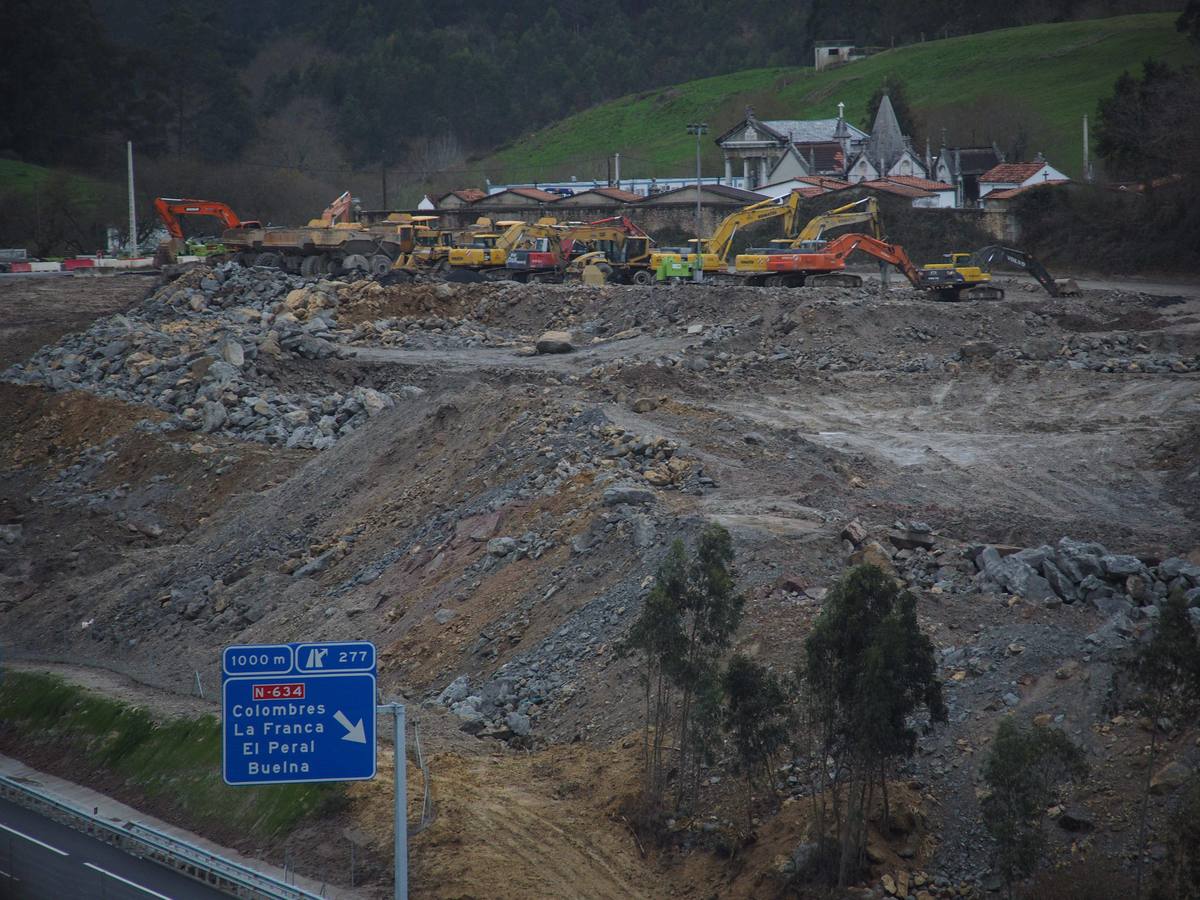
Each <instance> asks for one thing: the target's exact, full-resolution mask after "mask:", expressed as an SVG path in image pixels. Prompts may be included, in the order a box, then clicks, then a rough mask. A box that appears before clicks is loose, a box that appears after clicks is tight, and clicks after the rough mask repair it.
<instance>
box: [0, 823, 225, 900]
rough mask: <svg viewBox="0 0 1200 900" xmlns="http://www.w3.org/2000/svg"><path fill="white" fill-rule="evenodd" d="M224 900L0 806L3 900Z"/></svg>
mask: <svg viewBox="0 0 1200 900" xmlns="http://www.w3.org/2000/svg"><path fill="white" fill-rule="evenodd" d="M227 896H228V895H226V894H224V893H222V892H220V891H217V890H214V889H213V888H211V887H206V886H205V885H202V884H200V883H199V882H196V881H192V880H191V879H190V878H187V877H185V876H183V875H179V874H177V873H175V872H172V871H171V870H170V869H166V868H164V867H162V866H160V865H158V864H157V863H154V862H149V861H147V860H142V859H138V858H137V857H135V856H130V855H129V854H127V853H124V852H122V851H120V850H118V849H116V848H115V847H110V846H109V845H108V844H105V843H102V842H101V841H98V840H96V839H94V838H92V837H89V836H88V835H86V834H82V833H81V832H78V831H74V830H73V829H71V828H68V827H67V826H65V825H60V824H58V823H57V822H52V821H50V820H49V819H45V818H42V817H41V816H40V815H38V814H37V813H35V812H31V811H29V810H27V809H24V808H23V807H20V806H16V805H15V804H12V803H10V802H8V801H7V800H0V898H3V900H10V898H11V900H67V898H71V900H154V898H163V900H166V898H169V900H177V898H178V900H209V898H219V897H227Z"/></svg>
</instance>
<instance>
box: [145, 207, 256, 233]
mask: <svg viewBox="0 0 1200 900" xmlns="http://www.w3.org/2000/svg"><path fill="white" fill-rule="evenodd" d="M154 209H155V211H156V212H157V213H158V216H159V218H160V219H162V220H163V224H164V225H165V226H166V227H167V234H169V235H171V237H172V238H173V239H174V240H177V241H182V240H183V226H182V225H181V224H180V222H179V217H180V216H213V217H214V218H217V219H220V220H221V224H222V225H223V226H225V228H226V229H230V228H262V223H261V222H256V221H251V220H247V221H245V222H243V221H242V220H241V219H239V218H238V216H237V213H235V212H234V211H233V210H232V209H230V208H229V205H228V204H227V203H221V202H220V201H217V200H179V199H176V198H174V197H155V198H154Z"/></svg>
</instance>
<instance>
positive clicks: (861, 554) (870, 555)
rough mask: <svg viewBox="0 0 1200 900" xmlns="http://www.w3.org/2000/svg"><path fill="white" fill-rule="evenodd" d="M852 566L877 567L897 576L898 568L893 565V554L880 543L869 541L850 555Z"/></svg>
mask: <svg viewBox="0 0 1200 900" xmlns="http://www.w3.org/2000/svg"><path fill="white" fill-rule="evenodd" d="M849 562H850V565H852V566H875V567H876V568H877V569H881V570H882V571H883V572H884V573H886V574H888V575H891V576H893V577H894V576H895V575H896V567H895V565H893V563H892V557H891V554H889V553H888V552H887V549H886V548H885V547H884V546H883V544H881V543H879V541H867V542H866V543H865V544H863V545H862V547H860V548H859V549H857V550H855V551H854V552H853V553H851V554H850V560H849Z"/></svg>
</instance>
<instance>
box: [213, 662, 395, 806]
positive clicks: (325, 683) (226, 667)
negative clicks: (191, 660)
mask: <svg viewBox="0 0 1200 900" xmlns="http://www.w3.org/2000/svg"><path fill="white" fill-rule="evenodd" d="M221 687H222V698H223V702H222V710H223V715H222V729H223V738H224V740H223V747H222V750H223V753H222V756H223V760H222V772H223V775H224V778H225V782H226V783H227V784H234V785H237V784H288V783H293V782H303V781H359V780H364V779H368V778H374V777H375V646H374V644H371V643H369V642H367V641H350V642H342V643H317V644H313V643H306V644H259V645H247V646H237V647H226V648H225V652H224V653H223V654H222V679H221Z"/></svg>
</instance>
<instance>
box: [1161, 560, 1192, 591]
mask: <svg viewBox="0 0 1200 900" xmlns="http://www.w3.org/2000/svg"><path fill="white" fill-rule="evenodd" d="M1158 576H1159V578H1161V579H1163V581H1172V580H1174V579H1176V578H1180V577H1183V578H1186V579H1187V580H1188V581H1190V582H1191V583H1192V584H1193V585H1200V566H1198V565H1196V564H1195V563H1190V562H1188V561H1187V560H1186V559H1180V558H1179V557H1177V556H1173V557H1171V558H1170V559H1164V560H1163V561H1162V562H1161V563H1159V564H1158Z"/></svg>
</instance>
